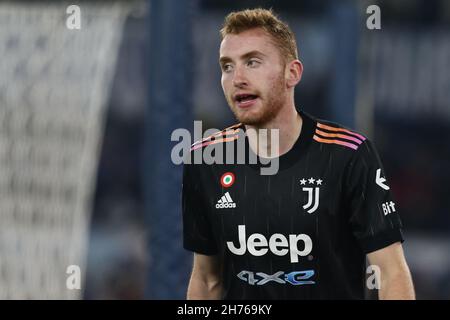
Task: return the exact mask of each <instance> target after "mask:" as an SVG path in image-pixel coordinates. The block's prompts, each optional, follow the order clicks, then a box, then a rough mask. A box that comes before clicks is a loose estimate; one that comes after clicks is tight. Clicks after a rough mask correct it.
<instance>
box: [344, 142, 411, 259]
mask: <svg viewBox="0 0 450 320" xmlns="http://www.w3.org/2000/svg"><path fill="white" fill-rule="evenodd" d="M346 181H347V187H346V190H347V192H346V202H347V204H348V205H349V207H350V221H349V222H350V225H351V228H352V231H353V234H354V236H355V237H356V239H357V240H358V242H359V244H360V246H361V248H362V250H363V251H364V252H365V253H369V252H372V251H376V250H379V249H382V248H384V247H387V246H389V245H390V244H392V243H395V242H403V235H402V231H401V229H402V223H401V219H400V215H399V213H398V210H399V208H397V205H396V203H395V201H394V199H393V196H392V192H391V189H390V187H389V184H388V182H387V179H386V175H385V173H384V169H383V166H382V163H381V160H380V157H379V155H378V153H377V151H376V149H375V147H374V145H373V143H372V142H370V141H369V140H365V141H364V143H363V144H361V146H360V147H359V148H358V150H356V151H355V155H354V156H353V158H352V160H351V161H350V164H349V168H348V171H347V177H346Z"/></svg>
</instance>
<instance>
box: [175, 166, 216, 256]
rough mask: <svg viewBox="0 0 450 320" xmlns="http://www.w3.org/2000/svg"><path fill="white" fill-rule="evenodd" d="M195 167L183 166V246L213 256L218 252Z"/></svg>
mask: <svg viewBox="0 0 450 320" xmlns="http://www.w3.org/2000/svg"><path fill="white" fill-rule="evenodd" d="M197 167H198V165H195V164H184V165H183V187H182V213H183V246H184V248H185V249H187V250H189V251H193V252H197V253H200V254H205V255H213V254H216V253H217V251H218V250H217V245H216V241H215V239H214V236H213V232H212V226H211V224H210V221H209V219H208V215H207V206H206V202H205V199H204V193H203V187H202V185H201V181H200V178H199V176H198V174H196V171H197V169H198V168H197Z"/></svg>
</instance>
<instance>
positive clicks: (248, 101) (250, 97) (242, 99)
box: [235, 94, 258, 107]
mask: <svg viewBox="0 0 450 320" xmlns="http://www.w3.org/2000/svg"><path fill="white" fill-rule="evenodd" d="M257 98H258V96H257V95H254V94H238V95H236V96H235V100H236V102H237V103H238V106H239V107H249V106H250V105H252V104H253V103H254V102H255V101H256V99H257Z"/></svg>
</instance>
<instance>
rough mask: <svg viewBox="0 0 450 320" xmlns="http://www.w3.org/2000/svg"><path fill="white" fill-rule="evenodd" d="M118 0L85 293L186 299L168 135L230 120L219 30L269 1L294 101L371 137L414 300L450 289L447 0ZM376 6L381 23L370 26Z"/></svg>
mask: <svg viewBox="0 0 450 320" xmlns="http://www.w3.org/2000/svg"><path fill="white" fill-rule="evenodd" d="M108 2H109V1H106V0H105V1H101V3H103V4H104V3H108ZM111 2H118V1H111ZM119 2H120V1H119ZM46 3H47V4H50V5H52V4H55V3H59V2H58V1H53V2H52V1H47V2H46ZM92 3H95V1H80V2H79V6H80V7H81V9H82V10H83V8H84V9H86V8H89V6H88V4H92ZM99 3H100V1H99ZM123 3H126V5H127V6H128V7H129V8H130V10H129V12H128V13H127V15H126V19H125V23H124V24H123V30H122V35H121V38H120V43H119V46H118V56H117V60H116V62H115V65H114V68H111V69H110V72H111V81H110V87H109V90H108V91H107V92H108V95H107V99H106V102H105V104H106V105H105V112H104V114H103V115H102V117H103V118H102V119H103V120H102V121H103V124H104V127H102V128H103V130H102V131H101V134H100V141H99V154H98V166H97V167H96V171H94V173H93V175H94V176H93V178H94V181H96V182H95V185H94V189H93V190H92V203H91V206H90V207H88V208H87V209H86V210H87V212H89V213H90V220H89V228H88V233H87V241H88V242H87V251H86V252H85V254H86V256H87V264H86V269H85V270H84V269H83V272H84V275H85V281H84V283H83V288H82V293H81V298H84V299H184V298H185V292H186V287H187V282H188V279H189V273H190V270H191V264H192V254H191V253H188V252H186V251H184V250H183V249H182V229H181V201H180V200H181V194H180V191H181V173H182V167H181V166H177V165H174V164H172V162H171V160H170V152H171V149H172V147H173V146H174V145H175V144H176V142H172V141H171V139H170V137H171V133H172V132H173V130H175V129H177V128H187V129H189V130H192V127H193V121H194V120H202V121H203V130H206V129H208V128H217V129H222V128H224V127H227V126H229V125H232V124H234V123H235V120H234V118H233V115H232V113H231V112H230V110H229V108H228V106H227V104H226V101H225V99H224V97H223V93H222V89H221V86H220V76H221V74H220V68H219V65H218V48H219V44H220V36H219V30H220V28H221V24H222V22H223V18H224V17H225V15H226V14H228V13H229V12H230V11H233V10H238V9H244V8H254V7H263V8H273V9H274V10H275V12H276V13H278V14H279V16H280V17H281V18H282V19H283V20H284V21H286V22H288V24H289V25H290V27H291V28H292V29H293V31H294V33H295V34H296V37H297V43H298V47H299V54H300V59H301V60H302V62H303V64H304V74H303V79H302V81H301V83H300V84H299V85H298V87H297V89H296V97H295V98H296V105H297V107H298V108H300V109H303V110H305V111H306V112H308V113H311V114H313V115H315V116H317V117H319V118H325V119H329V120H332V121H336V122H340V123H342V124H344V125H346V126H348V127H351V128H354V129H355V130H358V131H360V132H363V133H364V134H366V135H368V136H369V137H370V138H371V139H372V140H373V141H374V142H375V145H376V146H377V148H378V150H379V153H380V155H381V158H382V160H383V163H384V167H385V170H386V172H387V176H388V179H389V182H390V186H391V189H392V191H393V193H394V196H395V198H396V201H397V208H398V209H399V211H400V213H401V216H402V218H403V222H404V231H405V237H406V242H405V244H404V249H405V254H406V258H407V260H408V263H409V265H410V268H411V271H412V275H413V280H414V283H415V287H416V291H417V297H418V298H419V299H450V212H449V211H450V197H449V196H448V195H449V191H448V190H449V185H450V1H447V0H426V1H425V0H389V1H388V0H379V1H375V0H373V1H360V0H358V1H357V0H353V1H352V0H348V1H346V0H339V1H335V0H334V1H333V0H330V1H326V0H302V1H288V0H277V1H263V0H260V1H257V0H239V1H237V0H189V1H188V0H186V1H179V0H136V1H123ZM373 4H375V5H378V6H379V7H380V9H381V29H380V30H369V29H368V28H367V27H366V20H367V19H368V17H369V16H370V14H367V13H366V9H367V7H368V6H369V5H373ZM14 5H16V6H22V7H23V6H26V5H27V2H25V1H15V2H14ZM55 5H56V6H58V5H59V4H55ZM0 10H2V7H0ZM42 10H45V9H44V6H43V9H42ZM87 10H89V9H87ZM82 12H83V11H82ZM62 13H64V12H62ZM111 19H116V18H115V17H111ZM84 28H85V31H84V32H89V30H88V31H86V27H84ZM82 30H83V29H82ZM2 40H3V39H2ZM3 42H4V41H3ZM4 43H6V42H4ZM5 45H11V46H12V45H14V44H13V43H9V44H8V43H6V44H5ZM107 54H108V53H107ZM109 54H113V53H112V52H110V53H109ZM3 63H4V62H3ZM0 76H1V75H0ZM44 81H45V80H44ZM0 89H1V88H0ZM0 93H1V90H0ZM1 99H2V96H1V94H0V102H2V103H3V100H1ZM62 107H63V106H62ZM372 296H373V294H372Z"/></svg>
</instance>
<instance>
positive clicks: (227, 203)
mask: <svg viewBox="0 0 450 320" xmlns="http://www.w3.org/2000/svg"><path fill="white" fill-rule="evenodd" d="M224 208H236V203H234V202H233V199H231V197H230V193H229V192H227V193H225V194H224V195H223V196H222V198H220V199H219V201H217V204H216V209H224Z"/></svg>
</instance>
